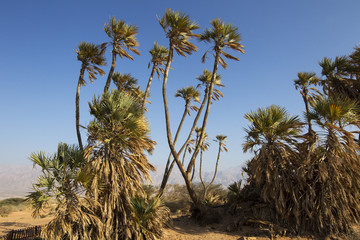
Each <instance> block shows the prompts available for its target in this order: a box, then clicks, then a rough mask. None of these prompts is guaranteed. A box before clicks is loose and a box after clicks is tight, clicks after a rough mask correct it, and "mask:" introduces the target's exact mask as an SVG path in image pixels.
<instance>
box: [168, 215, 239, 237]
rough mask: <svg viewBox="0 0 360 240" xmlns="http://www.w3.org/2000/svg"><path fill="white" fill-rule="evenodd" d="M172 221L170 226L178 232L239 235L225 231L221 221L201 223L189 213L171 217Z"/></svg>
mask: <svg viewBox="0 0 360 240" xmlns="http://www.w3.org/2000/svg"><path fill="white" fill-rule="evenodd" d="M172 222H173V224H172V226H171V227H170V228H171V229H172V230H173V231H176V232H178V233H180V234H191V235H203V234H207V233H219V234H224V235H229V236H238V237H240V236H239V234H236V233H232V232H228V231H226V225H224V224H223V223H214V224H208V225H201V224H199V223H197V222H196V221H195V220H194V219H192V218H190V215H184V216H177V217H173V218H172Z"/></svg>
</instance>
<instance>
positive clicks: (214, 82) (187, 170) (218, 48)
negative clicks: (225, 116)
mask: <svg viewBox="0 0 360 240" xmlns="http://www.w3.org/2000/svg"><path fill="white" fill-rule="evenodd" d="M158 20H159V23H160V25H161V27H162V28H163V29H164V31H165V34H166V37H167V38H168V40H169V53H168V57H167V59H166V65H165V70H164V74H163V85H162V94H163V103H164V109H165V122H166V133H167V140H168V145H169V147H170V154H169V157H168V161H167V165H166V168H165V173H164V177H163V181H162V184H161V187H160V194H162V192H163V191H164V188H165V186H166V183H167V180H168V178H169V175H170V174H171V171H172V169H173V166H174V164H175V163H176V165H177V166H178V168H179V170H180V172H181V174H182V176H183V178H184V180H185V184H186V187H187V190H188V193H189V196H190V198H191V200H192V202H193V204H194V206H195V208H194V209H195V211H194V213H196V214H197V213H200V215H206V212H207V209H206V208H205V205H204V199H205V198H206V192H207V188H208V187H206V185H205V183H204V182H203V186H204V189H203V192H204V194H203V196H198V195H197V193H196V192H195V190H194V186H193V183H192V180H193V177H194V172H195V166H196V160H197V158H198V156H199V153H200V159H202V153H203V152H204V151H205V150H207V147H206V146H207V143H206V141H205V140H206V139H207V138H208V137H207V134H206V127H207V121H208V117H209V113H210V106H211V105H212V103H213V100H219V99H220V97H222V96H223V95H222V93H221V92H220V91H219V90H218V89H216V88H215V86H216V87H219V86H220V87H222V86H223V85H221V82H220V79H221V78H220V75H219V74H218V65H219V64H220V65H221V66H222V67H223V68H226V67H227V64H226V62H225V61H224V59H223V57H225V58H228V59H232V60H237V61H238V60H239V58H237V57H234V56H232V55H230V54H229V53H226V52H225V49H231V50H234V51H238V52H240V53H244V50H243V48H244V47H243V46H242V45H241V44H240V41H241V37H240V34H239V33H238V28H237V27H235V26H233V25H231V24H228V23H225V22H223V21H222V20H220V19H214V20H212V21H211V27H210V28H209V29H206V30H204V32H203V33H202V34H196V33H194V31H195V30H197V29H198V28H199V26H198V25H197V24H196V23H195V22H194V21H192V20H191V19H190V17H189V16H188V15H186V14H184V13H180V12H177V11H172V10H170V9H169V10H167V11H166V13H165V14H164V15H163V16H162V17H161V16H159V17H158ZM191 38H197V39H198V40H200V41H203V42H206V43H210V44H212V47H211V49H210V50H208V51H211V52H212V53H213V55H214V57H215V59H214V67H213V70H212V72H211V71H209V70H204V74H203V75H201V76H200V77H199V78H198V80H199V81H200V84H199V85H198V87H205V89H204V95H203V97H202V100H200V98H199V96H200V94H199V92H198V91H195V90H196V89H195V88H194V87H187V88H183V89H180V90H178V91H177V93H176V95H175V96H176V97H182V98H183V99H184V100H185V110H184V113H183V117H182V118H181V121H180V124H179V126H178V128H177V131H176V134H175V136H174V137H173V135H172V133H171V122H170V113H169V106H168V99H167V81H168V77H169V70H170V67H171V63H172V62H173V60H174V59H173V58H174V56H173V55H174V54H173V52H174V50H175V51H176V53H177V54H178V55H180V56H183V57H186V56H187V55H190V54H192V53H193V52H195V51H197V47H196V46H195V45H194V44H192V43H191V42H190V39H191ZM205 58H206V53H205V55H204V56H203V62H204V61H205ZM191 101H196V102H199V103H200V106H199V107H195V106H194V105H192V104H191ZM190 110H194V111H196V112H197V113H196V115H195V118H194V119H193V123H192V126H191V128H190V130H189V132H188V133H187V134H186V135H185V136H187V137H185V139H186V140H185V141H184V143H183V144H181V145H180V146H181V147H180V148H179V149H178V150H177V149H176V148H175V144H176V143H177V140H178V136H179V134H180V131H181V130H182V123H183V121H184V119H185V117H186V115H190ZM200 117H202V123H201V120H200ZM195 129H198V131H197V133H196V132H195ZM194 134H195V139H192V136H193V135H194ZM224 139H225V138H223V140H224ZM223 140H221V141H220V140H219V141H220V146H221V147H219V153H220V151H222V150H223V143H224V141H223ZM191 145H193V146H192V147H191ZM187 152H188V153H191V154H190V155H189V159H188V160H187V161H186V160H185V155H186V153H187ZM181 154H182V157H181ZM219 158H220V154H218V158H217V163H216V166H215V173H214V177H213V179H212V180H211V182H210V184H212V183H213V181H214V179H215V177H216V172H217V167H218V163H219ZM200 174H201V173H200Z"/></svg>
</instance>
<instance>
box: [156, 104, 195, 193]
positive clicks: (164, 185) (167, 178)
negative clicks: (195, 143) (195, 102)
mask: <svg viewBox="0 0 360 240" xmlns="http://www.w3.org/2000/svg"><path fill="white" fill-rule="evenodd" d="M188 105H189V103H186V104H185V110H184V113H183V116H182V118H181V121H180V124H179V127H178V129H177V131H176V134H175V139H174V145H175V144H176V141H177V138H178V136H179V133H180V130H181V128H182V125H183V123H184V121H185V117H186V114H187V110H188ZM171 156H172V154H171V152H170V154H169V157H168V160H167V163H166V168H165V172H164V176H163V180H162V182H161V186H160V189H159V194H160V196H161V195H162V194H163V192H164V189H165V187H166V184H167V181H168V180H169V177H170V174H171V172H172V169H173V167H174V164H175V161H174V160H173V161H172V162H171V165H170V161H171ZM169 165H170V167H169Z"/></svg>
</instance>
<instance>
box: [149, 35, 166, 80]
mask: <svg viewBox="0 0 360 240" xmlns="http://www.w3.org/2000/svg"><path fill="white" fill-rule="evenodd" d="M149 53H150V54H151V61H150V62H149V66H148V67H150V63H152V64H153V66H154V67H155V71H156V73H157V75H158V78H159V80H160V73H163V71H164V70H163V69H162V68H160V67H159V65H162V66H165V63H166V61H167V58H168V54H169V50H168V49H167V48H166V47H164V46H161V45H158V43H157V42H155V44H154V47H153V48H152V49H151V50H150V51H149Z"/></svg>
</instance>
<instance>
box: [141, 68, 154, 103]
mask: <svg viewBox="0 0 360 240" xmlns="http://www.w3.org/2000/svg"><path fill="white" fill-rule="evenodd" d="M155 69H156V64H155V63H154V64H153V68H152V70H151V74H150V77H149V81H148V84H147V86H146V90H145V93H144V101H143V104H142V107H143V108H145V104H146V98H147V96H148V94H149V91H150V85H151V81H152V79H153V76H154V73H155Z"/></svg>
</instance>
